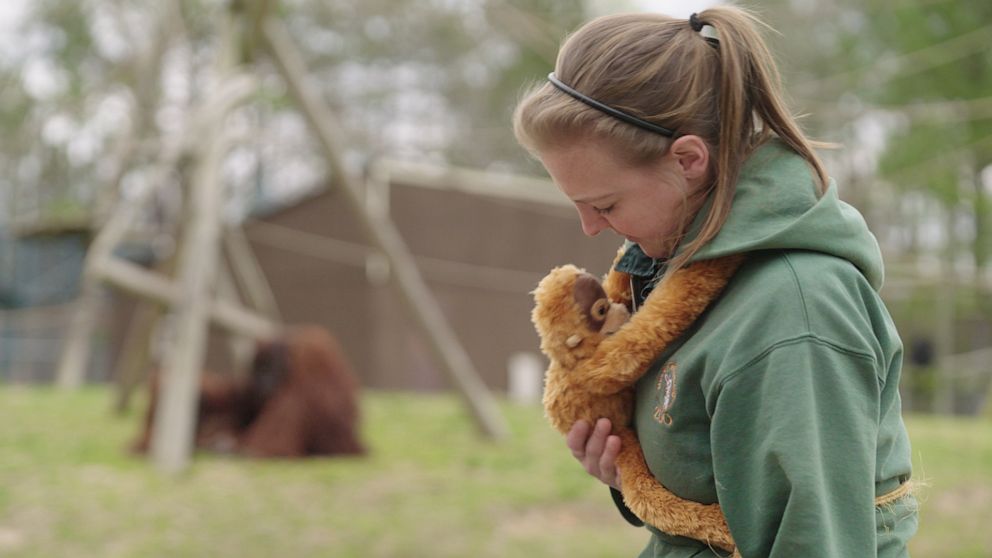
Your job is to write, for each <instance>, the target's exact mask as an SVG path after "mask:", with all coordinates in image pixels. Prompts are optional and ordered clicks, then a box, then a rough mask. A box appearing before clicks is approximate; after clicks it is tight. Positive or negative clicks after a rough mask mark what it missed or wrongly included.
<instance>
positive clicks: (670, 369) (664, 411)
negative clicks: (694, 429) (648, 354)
mask: <svg viewBox="0 0 992 558" xmlns="http://www.w3.org/2000/svg"><path fill="white" fill-rule="evenodd" d="M677 372H678V364H676V363H675V362H669V363H668V364H666V365H665V366H664V367H662V369H661V371H660V372H658V383H657V385H656V386H655V389H657V390H658V391H659V392H661V390H662V389H664V390H665V392H664V394H663V395H662V396H661V397H660V398H659V400H660V402H659V404H658V405H657V406H656V407H655V408H654V420H656V421H658V422H660V423H661V424H664V425H665V426H671V425H672V415H671V414H669V412H668V411H670V410H671V408H672V405H673V404H674V403H675V380H676V373H677Z"/></svg>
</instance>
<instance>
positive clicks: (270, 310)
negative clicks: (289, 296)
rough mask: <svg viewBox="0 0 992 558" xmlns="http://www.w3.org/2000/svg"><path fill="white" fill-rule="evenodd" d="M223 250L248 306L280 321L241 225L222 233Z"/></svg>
mask: <svg viewBox="0 0 992 558" xmlns="http://www.w3.org/2000/svg"><path fill="white" fill-rule="evenodd" d="M224 251H225V252H226V253H227V256H228V258H229V259H230V262H231V271H232V272H233V273H234V278H235V279H236V280H237V284H238V285H239V286H240V287H241V288H242V289H243V290H244V294H245V297H246V298H247V299H248V302H249V307H251V308H253V309H255V310H257V311H258V312H260V313H261V314H262V315H263V316H266V317H268V318H269V319H271V320H273V321H275V322H281V321H282V317H281V315H280V312H279V304H278V302H276V295H275V293H273V292H272V286H271V285H269V281H268V280H267V279H266V278H265V272H264V271H262V266H261V265H260V264H259V263H258V259H257V258H256V257H255V252H254V251H253V250H252V248H251V243H250V242H248V238H247V237H246V236H245V231H244V229H243V228H241V226H234V227H228V229H227V230H226V231H225V233H224Z"/></svg>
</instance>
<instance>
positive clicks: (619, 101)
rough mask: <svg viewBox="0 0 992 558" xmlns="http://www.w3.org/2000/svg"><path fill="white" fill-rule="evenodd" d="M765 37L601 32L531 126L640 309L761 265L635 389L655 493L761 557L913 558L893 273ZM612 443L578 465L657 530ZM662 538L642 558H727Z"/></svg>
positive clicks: (674, 26) (587, 39)
mask: <svg viewBox="0 0 992 558" xmlns="http://www.w3.org/2000/svg"><path fill="white" fill-rule="evenodd" d="M757 23H758V22H757V20H756V19H755V18H754V17H753V16H751V15H750V14H748V13H747V12H745V11H743V10H741V9H738V8H733V7H716V8H712V9H709V10H706V11H704V12H701V13H700V14H693V16H692V17H691V18H690V19H689V20H688V21H686V20H678V19H673V18H669V17H666V16H661V15H647V14H632V15H619V16H608V17H603V18H599V19H596V20H593V21H591V22H589V23H588V24H586V25H585V26H583V27H582V28H581V29H579V30H578V31H577V32H576V33H574V34H573V35H572V36H570V37H569V38H568V40H567V41H566V42H565V44H564V45H563V46H562V48H561V51H560V52H559V55H558V60H557V63H556V67H555V71H554V73H552V74H551V75H550V76H549V78H548V82H547V83H544V84H542V85H540V86H538V87H537V88H536V89H534V90H532V91H531V92H529V93H528V94H527V95H526V96H525V97H524V98H523V100H522V101H521V102H520V104H519V106H518V107H517V110H516V113H515V115H514V129H515V132H516V135H517V138H518V140H519V141H520V143H521V144H522V145H523V146H525V147H526V148H527V149H528V150H529V151H530V152H531V153H532V154H534V155H535V156H536V157H538V158H539V159H540V160H541V162H542V163H543V164H544V166H545V167H546V169H547V170H548V173H549V174H550V175H551V177H552V179H553V180H554V181H555V183H556V184H557V186H558V187H559V188H560V189H561V190H562V192H563V193H564V194H565V195H566V196H568V197H569V198H570V199H571V200H572V201H573V202H574V204H575V206H576V208H577V210H578V213H579V216H580V219H581V222H582V228H583V231H584V232H585V233H586V234H587V235H590V236H591V235H595V234H598V233H599V232H601V231H603V230H606V229H610V230H612V231H614V232H616V233H618V234H620V235H621V236H623V237H624V238H626V240H627V242H626V243H625V246H626V252H625V253H624V255H623V257H622V258H620V259H619V260H618V261H617V263H616V265H615V268H616V269H617V270H618V271H622V272H626V273H628V274H630V276H631V283H632V286H631V289H632V294H633V298H634V300H633V306H634V309H635V310H636V308H637V306H639V305H640V304H642V303H643V302H644V300H645V298H647V296H648V295H649V294H650V292H651V291H652V290H653V289H654V288H655V286H656V285H658V284H659V282H662V281H664V279H665V277H666V276H667V275H668V274H671V273H672V272H673V271H675V270H678V269H680V268H683V267H685V266H688V265H691V264H692V263H693V262H696V261H701V260H707V259H712V258H717V257H722V256H727V255H730V254H744V255H745V256H746V260H745V263H744V264H743V265H742V266H741V268H740V269H739V270H738V271H737V273H736V274H735V275H734V276H733V278H732V279H731V280H730V282H729V283H728V284H727V286H726V288H725V290H724V291H723V293H722V295H720V296H719V297H718V298H717V299H716V300H712V301H710V306H709V308H708V309H707V311H706V312H705V313H704V314H703V315H702V316H701V317H700V318H699V319H698V320H697V321H696V322H695V323H694V324H693V325H692V326H691V327H690V329H689V330H688V331H687V332H686V333H685V334H683V335H682V337H681V338H680V339H679V340H678V341H677V342H675V343H673V344H672V345H670V346H668V347H667V348H665V349H664V350H663V351H662V353H661V354H659V355H658V357H657V359H656V360H655V362H654V363H653V364H652V366H651V367H650V369H649V370H648V372H647V373H646V374H645V376H644V377H643V378H642V380H641V381H640V382H639V383H638V385H637V395H636V405H635V418H634V424H633V426H634V428H635V429H636V431H637V434H638V437H639V439H640V443H641V446H642V447H643V449H644V453H645V458H646V460H647V462H648V465H649V467H650V469H651V471H652V473H653V474H654V475H655V476H656V477H657V479H658V480H659V482H660V483H661V484H663V485H664V486H665V487H667V488H668V489H669V490H671V491H672V492H673V493H675V494H676V495H678V496H681V497H683V498H686V499H689V500H693V501H697V502H701V503H705V504H711V503H719V504H720V506H721V508H722V510H723V513H724V514H725V516H726V520H727V525H728V526H729V528H730V531H731V534H732V535H733V538H734V541H735V542H736V544H737V549H738V551H739V552H740V553H741V555H742V556H744V557H757V556H775V557H779V556H781V557H790V558H791V557H808V556H826V557H838V558H855V557H857V558H860V557H867V556H883V557H895V556H907V555H908V551H907V542H908V540H909V538H910V537H911V536H912V535H913V533H914V532H915V530H916V525H917V519H916V506H915V504H916V502H915V500H914V498H913V496H912V495H911V494H909V492H908V486H909V478H910V474H911V460H910V447H909V439H908V436H907V434H906V430H905V426H904V425H903V422H902V418H901V415H900V401H899V392H898V384H899V374H900V363H901V354H902V345H901V342H900V340H899V337H898V334H897V333H896V331H895V328H894V326H893V324H892V321H891V319H890V317H889V314H888V312H887V311H886V309H885V306H884V304H883V303H882V301H881V299H880V298H879V296H878V289H879V288H880V287H881V284H882V277H883V268H882V260H881V254H880V251H879V248H878V244H877V242H876V241H875V239H874V237H873V236H872V234H871V233H870V232H869V231H868V229H867V227H866V225H865V222H864V220H863V219H862V218H861V216H860V215H859V214H858V213H857V211H856V210H855V209H853V208H852V207H851V206H849V205H847V204H845V203H844V202H842V201H840V200H839V199H838V197H837V189H836V186H835V185H834V184H833V183H832V182H831V180H830V179H829V178H828V176H827V173H826V171H825V170H824V168H823V165H822V163H821V162H820V160H819V158H818V157H817V155H816V153H815V152H814V150H813V147H812V145H811V143H810V141H809V140H808V139H807V138H806V137H805V136H804V135H803V133H802V131H801V130H800V128H799V126H798V125H797V124H796V122H795V120H794V119H793V117H792V116H791V115H790V114H789V112H788V111H787V109H786V108H785V105H784V103H783V101H782V95H781V93H780V86H779V77H778V73H777V70H776V69H775V64H774V61H773V60H772V58H771V55H770V54H769V52H768V50H767V48H766V47H765V45H764V42H763V40H762V39H761V37H760V35H759V34H758V33H757V31H756V29H755V26H756V24H757ZM611 427H612V425H611V424H609V421H607V420H602V419H601V420H600V421H599V422H597V424H595V425H589V424H586V423H584V422H579V423H576V424H575V426H574V427H573V428H572V430H571V432H570V433H569V435H568V437H567V442H568V446H569V448H570V449H571V451H572V453H573V455H574V456H575V458H576V459H578V460H579V461H580V462H581V463H582V464H583V465H584V466H585V468H586V470H587V471H588V472H589V473H590V474H592V475H593V476H595V477H597V478H599V479H600V480H601V481H603V482H604V483H606V484H608V485H610V486H611V487H612V488H613V494H614V499H615V500H616V502H617V504H618V506H619V507H620V508H621V512H622V513H624V515H625V517H627V518H628V520H629V521H631V522H632V523H634V524H640V522H639V521H638V520H637V518H636V517H634V516H633V515H632V514H631V513H630V512H629V510H626V509H625V507H624V505H623V502H622V499H620V498H619V496H618V493H617V492H616V488H617V487H618V486H619V479H618V474H619V473H618V471H617V469H616V466H615V462H614V461H615V458H616V455H617V453H618V451H619V438H617V437H616V436H612V435H610V430H611ZM648 528H649V530H650V531H651V535H652V536H651V541H650V544H649V545H648V547H647V548H646V549H645V550H644V552H643V554H642V557H688V556H710V555H722V554H721V553H720V552H718V551H717V550H714V549H711V548H709V547H707V546H706V545H705V544H703V543H702V542H699V541H694V540H691V539H686V538H681V537H674V536H672V535H669V534H666V533H663V532H661V531H659V530H657V529H654V528H652V527H650V526H649V527H648Z"/></svg>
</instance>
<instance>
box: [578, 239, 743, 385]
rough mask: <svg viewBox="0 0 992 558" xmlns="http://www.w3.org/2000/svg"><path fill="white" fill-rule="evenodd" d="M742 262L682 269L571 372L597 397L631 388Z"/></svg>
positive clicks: (732, 258) (717, 262) (713, 262)
mask: <svg viewBox="0 0 992 558" xmlns="http://www.w3.org/2000/svg"><path fill="white" fill-rule="evenodd" d="M743 260H744V257H743V256H740V255H736V256H728V257H725V258H718V259H715V260H706V261H702V262H697V263H694V264H692V265H690V266H688V267H685V268H682V269H680V270H678V271H676V272H675V273H673V274H672V275H671V276H669V277H668V278H667V279H666V280H665V281H663V282H662V283H661V284H660V285H658V287H657V288H655V290H654V292H652V293H651V295H650V296H649V297H648V299H647V300H646V301H645V302H644V305H643V306H642V307H641V309H640V310H639V311H638V312H637V313H636V314H634V316H633V317H632V318H631V319H630V321H629V322H627V323H626V324H624V325H623V327H621V328H620V329H619V330H618V331H617V332H616V333H614V334H613V335H611V336H609V337H607V338H606V339H604V340H603V342H602V343H601V344H600V345H599V347H597V348H596V353H595V354H594V355H593V356H592V357H591V358H589V359H587V360H585V361H583V362H581V363H579V365H578V367H577V368H576V369H575V371H574V372H573V373H574V374H575V375H576V376H577V377H581V378H584V381H583V386H584V387H585V388H586V389H588V390H590V391H592V392H593V393H597V394H600V395H607V394H612V393H618V392H620V391H621V390H623V389H625V388H628V387H630V386H631V385H633V384H634V383H635V382H636V381H637V380H638V379H639V378H640V377H641V376H642V375H643V374H644V372H645V371H646V370H647V367H648V366H649V365H650V364H651V362H652V361H653V360H654V359H655V358H656V357H657V356H658V354H660V353H661V351H663V350H664V348H665V347H667V346H668V345H669V344H670V343H671V342H672V341H674V340H675V339H677V338H678V337H679V336H680V335H682V333H683V332H684V331H685V330H686V329H687V328H688V327H689V326H690V325H692V323H693V322H694V321H696V318H698V317H699V315H700V314H702V312H703V311H704V310H705V309H706V307H707V306H709V304H710V302H712V301H713V300H715V299H716V297H717V295H719V293H720V291H721V290H723V287H724V286H725V285H726V284H727V281H728V280H729V279H730V277H731V276H732V275H733V274H734V272H735V271H736V270H737V268H738V267H739V266H740V264H741V262H742V261H743Z"/></svg>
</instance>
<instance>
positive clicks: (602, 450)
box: [565, 418, 620, 490]
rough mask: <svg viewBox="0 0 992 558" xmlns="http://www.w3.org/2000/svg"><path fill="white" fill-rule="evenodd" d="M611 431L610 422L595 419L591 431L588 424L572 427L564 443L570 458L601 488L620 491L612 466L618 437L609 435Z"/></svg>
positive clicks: (616, 472)
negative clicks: (611, 488) (599, 483)
mask: <svg viewBox="0 0 992 558" xmlns="http://www.w3.org/2000/svg"><path fill="white" fill-rule="evenodd" d="M612 429H613V426H612V425H611V424H610V419H606V418H601V419H599V420H598V421H596V426H595V427H594V428H593V427H590V426H589V423H588V422H586V421H584V420H580V421H577V422H576V423H575V424H573V425H572V429H571V430H569V431H568V436H566V437H565V440H566V443H567V444H568V448H569V449H570V450H572V455H573V456H574V457H575V459H578V460H579V463H582V466H583V467H585V469H586V472H588V473H589V474H590V475H592V476H594V477H596V478H597V479H599V480H600V481H601V482H602V483H603V484H606V485H609V486H611V487H613V488H616V489H617V490H620V471H618V470H617V464H616V460H617V454H619V453H620V437H619V436H615V435H611V434H610V431H611V430H612Z"/></svg>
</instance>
